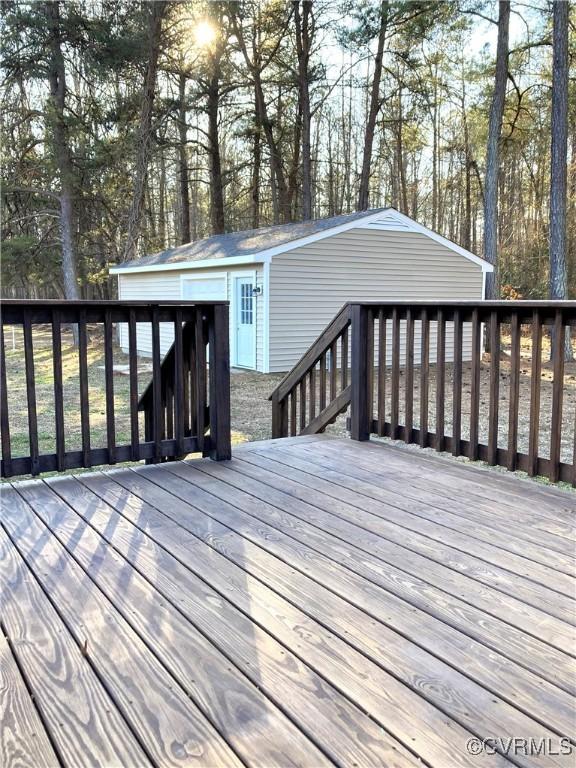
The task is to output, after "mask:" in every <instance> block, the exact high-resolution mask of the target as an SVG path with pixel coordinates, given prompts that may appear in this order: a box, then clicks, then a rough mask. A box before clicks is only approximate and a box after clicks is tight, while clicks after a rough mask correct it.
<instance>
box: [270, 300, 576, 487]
mask: <svg viewBox="0 0 576 768" xmlns="http://www.w3.org/2000/svg"><path fill="white" fill-rule="evenodd" d="M574 326H576V302H574V301H480V302H478V301H441V302H430V301H418V302H413V301H397V302H394V301H392V302H363V303H351V304H348V305H346V306H345V307H344V308H343V309H342V310H341V311H340V313H339V314H338V315H337V316H336V318H335V319H334V320H333V321H332V322H331V323H330V325H329V326H328V328H327V329H326V330H325V331H324V332H323V333H322V334H321V336H320V337H319V338H318V339H317V340H316V341H315V342H314V344H313V345H312V346H311V347H310V349H309V350H308V351H307V352H306V353H305V354H304V355H303V356H302V358H301V360H300V361H299V362H298V363H297V364H296V365H295V366H294V367H293V369H292V370H291V371H290V373H289V374H287V376H285V377H284V379H283V380H282V381H281V382H280V384H279V385H278V387H277V388H276V389H275V391H274V392H273V393H272V395H271V399H272V425H273V436H275V437H284V436H287V435H295V434H308V433H313V432H318V431H322V430H323V429H324V428H325V427H326V425H327V424H328V423H329V421H330V420H333V419H334V418H336V416H337V415H338V414H339V413H342V412H343V411H345V410H346V409H347V408H348V407H350V417H349V419H348V422H347V424H348V428H349V429H350V436H351V437H352V438H353V439H356V440H367V439H369V437H370V435H371V434H376V435H378V436H381V437H391V438H393V439H400V440H403V441H405V442H407V443H416V444H418V445H420V446H421V447H432V448H435V449H436V450H437V451H450V452H451V453H452V454H453V455H454V456H461V455H463V456H466V457H468V458H469V459H471V460H478V459H480V460H483V461H486V462H487V463H488V464H491V465H501V466H504V467H506V468H507V469H508V470H510V471H515V470H518V469H519V470H523V471H525V472H527V473H528V474H529V475H545V476H547V477H548V479H549V480H550V481H551V482H557V481H558V480H562V481H566V482H570V483H572V484H573V485H575V486H576V425H575V423H574V422H575V417H576V412H574V413H573V412H572V410H570V412H569V413H567V405H568V402H569V401H568V400H567V398H566V397H565V391H566V388H567V387H566V384H565V382H564V370H565V364H564V340H565V339H568V338H569V330H570V328H571V327H572V328H573V327H574ZM343 328H345V332H346V355H345V357H344V355H343V354H342V353H341V355H340V366H341V374H342V379H343V382H344V383H345V385H344V383H343V386H342V391H341V392H340V393H337V392H336V390H335V387H334V386H331V388H330V396H329V398H328V399H327V400H326V376H325V371H324V381H321V382H320V398H324V401H323V402H321V408H320V414H319V415H316V414H315V413H314V409H313V408H311V407H308V409H307V407H306V400H307V398H308V402H309V401H310V399H311V398H312V397H314V398H316V397H317V396H318V393H317V387H316V365H317V364H318V361H319V360H321V359H322V355H325V354H326V352H327V350H332V351H333V350H334V345H335V343H336V341H337V340H339V338H340V336H339V333H340V334H341V333H342V329H343ZM483 329H485V335H484V339H485V341H486V342H488V347H489V349H490V350H492V353H491V354H490V356H489V358H488V357H486V358H483V356H482V348H483V347H482V344H483V341H482V339H483V334H482V332H483ZM523 330H524V334H523ZM528 331H529V332H530V333H529V335H530V351H531V356H530V361H529V362H527V361H526V360H525V358H523V357H522V354H524V355H526V347H527V339H526V337H527V332H528ZM348 332H350V339H351V344H350V352H351V357H350V361H351V365H350V384H348V380H347V379H348V366H347V364H345V365H343V364H342V360H344V359H345V360H346V361H348V359H349V358H348V336H347V334H348ZM504 335H505V336H506V339H507V343H509V347H510V350H509V352H507V353H506V356H505V357H504V358H503V359H501V357H502V356H501V354H500V349H501V341H502V337H503V336H504ZM547 335H548V336H549V337H550V339H551V344H552V359H551V361H550V365H549V372H548V373H547V376H545V377H543V375H542V374H543V367H544V364H545V363H546V361H544V362H543V354H544V339H546V336H547ZM523 338H524V341H522V339H523ZM508 340H509V341H508ZM556 340H561V341H560V342H559V343H556ZM496 351H497V352H496ZM334 359H335V360H338V357H337V355H336V356H335V357H334ZM502 360H503V361H502ZM528 371H529V374H528ZM550 374H551V379H552V381H549V379H550ZM336 376H337V374H336V373H334V372H332V374H331V379H332V380H334V379H335V378H336ZM465 385H466V387H467V388H466V387H465ZM574 408H575V409H576V404H575V406H574ZM288 410H289V412H290V422H289V423H288V418H287V415H288ZM521 413H523V414H524V415H526V416H528V424H527V425H525V426H524V427H523V422H524V423H525V421H526V420H525V419H522V420H521V418H520V416H521ZM298 414H299V416H300V417H299V418H297V415H298ZM563 417H564V418H563ZM484 441H485V442H484ZM568 443H569V444H570V447H569V446H568Z"/></svg>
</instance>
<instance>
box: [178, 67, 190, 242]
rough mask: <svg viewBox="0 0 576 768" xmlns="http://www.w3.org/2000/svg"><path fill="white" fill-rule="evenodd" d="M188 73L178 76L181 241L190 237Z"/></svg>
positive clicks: (188, 239)
mask: <svg viewBox="0 0 576 768" xmlns="http://www.w3.org/2000/svg"><path fill="white" fill-rule="evenodd" d="M186 79H187V78H186V74H185V73H184V72H180V74H179V76H178V134H179V144H178V181H179V184H180V242H181V243H182V244H184V243H189V242H190V240H191V237H190V179H189V178H188V150H187V147H188V125H187V123H186Z"/></svg>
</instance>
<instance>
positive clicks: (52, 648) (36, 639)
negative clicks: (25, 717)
mask: <svg viewBox="0 0 576 768" xmlns="http://www.w3.org/2000/svg"><path fill="white" fill-rule="evenodd" d="M4 493H6V496H4ZM3 497H4V503H5V504H9V505H10V507H9V508H10V513H11V514H10V515H9V516H8V515H6V516H4V520H5V523H6V527H10V528H12V535H17V537H18V543H19V545H20V544H21V543H22V545H23V549H24V548H25V546H26V540H29V541H31V542H32V546H35V547H36V548H38V546H39V544H42V545H44V544H45V543H46V536H44V535H43V534H42V532H40V531H38V532H36V531H35V530H28V528H26V532H25V533H24V528H23V527H19V526H22V522H23V521H26V522H27V521H28V520H29V519H30V518H29V515H30V512H29V509H27V508H26V505H25V504H24V502H23V501H22V499H21V498H20V497H19V496H18V494H17V493H16V492H15V491H13V490H6V491H3ZM20 513H22V517H21V516H20ZM9 523H10V524H9ZM35 532H36V533H37V534H38V535H36V536H35V535H34V534H35ZM0 547H1V556H0V573H1V575H2V576H1V578H2V595H3V599H2V623H3V626H4V632H6V634H7V636H8V637H9V639H10V643H11V646H12V649H13V652H14V654H15V655H16V657H17V658H18V663H19V665H20V667H21V669H22V670H23V671H24V674H25V675H26V678H27V680H28V681H29V684H30V687H31V690H32V693H33V695H34V701H35V703H36V706H37V707H38V709H39V711H40V712H41V713H42V717H43V718H44V720H45V722H47V723H50V734H51V737H52V739H53V743H54V744H55V746H56V748H57V750H58V753H59V755H61V756H62V758H63V760H64V761H65V763H66V764H67V765H71V766H72V765H73V766H76V765H78V766H91V765H133V766H136V765H149V760H148V759H147V757H146V755H145V753H144V752H143V751H142V749H141V747H140V746H139V745H138V742H137V741H136V739H135V738H134V736H133V735H132V733H131V732H130V729H129V728H128V727H127V725H126V723H125V721H124V719H123V717H122V716H121V715H120V713H119V712H118V710H117V708H116V706H115V704H114V702H113V700H112V699H111V698H110V696H109V694H108V693H107V692H106V690H105V689H104V687H103V686H102V684H101V683H100V681H99V679H98V677H97V675H96V674H95V673H94V670H93V668H92V665H91V664H90V663H89V662H88V660H87V659H86V658H85V657H84V656H83V655H82V652H81V649H80V644H81V643H80V644H79V642H78V638H74V637H73V636H72V635H71V634H70V632H69V631H68V629H67V628H66V626H65V624H64V623H63V622H62V620H61V619H60V617H59V616H58V614H57V612H56V610H55V609H54V606H53V605H52V602H51V600H49V599H48V597H47V595H46V594H45V592H44V591H43V590H42V589H41V588H40V586H39V585H38V583H37V581H36V580H35V579H34V578H33V577H32V575H31V573H30V571H29V569H28V568H27V567H26V565H25V563H24V561H23V559H22V554H23V553H18V552H17V550H16V548H15V547H14V545H13V543H12V542H11V541H10V539H9V538H8V536H7V535H6V533H5V532H4V530H3V529H2V528H0ZM46 567H47V566H46V564H44V565H43V568H46ZM57 573H58V571H57V570H56V571H55V574H57ZM31 747H32V745H31ZM57 764H58V763H57V762H56V763H52V765H57Z"/></svg>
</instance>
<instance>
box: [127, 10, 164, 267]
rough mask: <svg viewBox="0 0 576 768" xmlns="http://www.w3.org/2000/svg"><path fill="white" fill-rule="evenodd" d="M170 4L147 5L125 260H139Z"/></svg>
mask: <svg viewBox="0 0 576 768" xmlns="http://www.w3.org/2000/svg"><path fill="white" fill-rule="evenodd" d="M167 6H168V3H167V2H166V0H155V1H154V2H152V3H149V4H148V7H149V19H148V50H149V58H148V66H147V68H146V78H145V81H144V92H143V94H142V109H141V112H140V126H139V129H138V138H137V146H138V149H137V152H138V154H137V157H136V168H135V171H134V191H133V193H132V204H131V206H130V212H129V214H128V226H127V231H126V243H125V246H124V253H123V256H122V260H123V261H130V260H131V259H135V258H136V254H137V251H136V249H137V247H138V240H139V239H140V230H141V226H142V209H143V205H144V189H145V183H146V175H147V173H148V162H149V160H150V153H151V149H152V109H153V106H154V96H155V93H156V74H157V71H158V57H159V55H160V37H161V34H162V21H163V19H164V16H165V14H166V10H167Z"/></svg>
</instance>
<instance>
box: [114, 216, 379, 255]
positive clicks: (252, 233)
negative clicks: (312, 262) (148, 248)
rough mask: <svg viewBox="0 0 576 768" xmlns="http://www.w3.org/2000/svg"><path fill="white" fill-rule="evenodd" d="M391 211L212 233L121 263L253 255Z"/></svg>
mask: <svg viewBox="0 0 576 768" xmlns="http://www.w3.org/2000/svg"><path fill="white" fill-rule="evenodd" d="M385 210H387V209H386V208H372V209H371V210H368V211H359V212H358V213H347V214H343V215H341V216H331V217H330V218H328V219H315V220H314V221H299V222H293V223H292V224H277V225H274V226H271V227H261V228H260V229H246V230H244V231H242V232H230V233H229V234H226V235H212V237H206V238H204V239H203V240H195V241H194V242H192V243H186V244H185V245H178V246H176V247H175V248H168V249H167V250H165V251H160V253H154V254H152V255H151V256H144V257H143V258H141V259H134V260H133V261H127V262H125V263H124V264H122V265H118V266H121V267H122V268H123V269H131V268H134V267H151V266H157V265H160V264H175V263H179V262H188V261H200V260H202V261H203V260H204V259H225V258H228V257H229V256H243V255H253V254H256V253H260V252H261V251H267V250H269V249H270V248H275V247H277V246H280V245H284V244H285V243H289V242H291V241H292V240H301V239H302V238H303V237H309V236H310V235H315V234H317V233H318V232H323V231H324V230H327V229H333V228H334V227H339V226H341V225H342V224H347V223H348V222H351V221H356V220H357V219H363V218H365V217H366V216H373V215H374V214H375V213H379V212H381V211H385Z"/></svg>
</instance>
